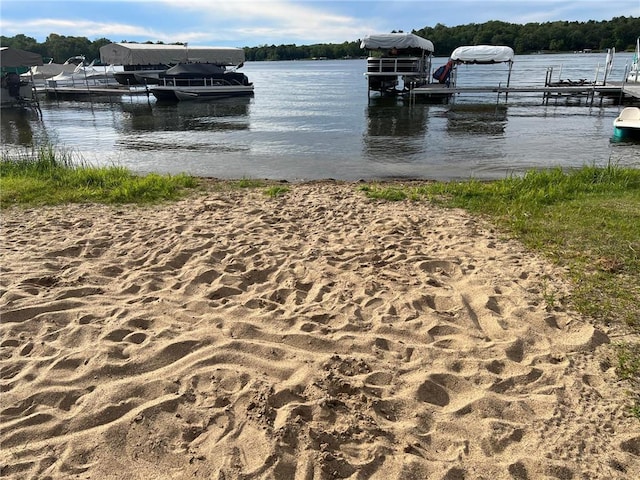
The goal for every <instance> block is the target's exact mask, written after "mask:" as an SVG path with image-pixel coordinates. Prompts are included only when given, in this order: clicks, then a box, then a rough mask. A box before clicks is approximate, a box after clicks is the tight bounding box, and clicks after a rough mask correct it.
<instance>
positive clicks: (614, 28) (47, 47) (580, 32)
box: [0, 17, 640, 63]
mask: <svg viewBox="0 0 640 480" xmlns="http://www.w3.org/2000/svg"><path fill="white" fill-rule="evenodd" d="M412 33H415V34H416V35H420V36H421V37H424V38H428V39H429V40H431V41H432V42H433V43H434V45H435V49H436V51H435V54H436V55H437V56H440V57H445V56H449V55H450V54H451V52H452V51H453V50H454V49H455V48H456V47H459V46H461V45H482V44H489V45H507V46H510V47H512V48H513V49H514V50H515V52H516V53H517V54H527V53H535V52H551V53H553V52H566V51H584V50H596V51H597V50H604V49H607V48H611V47H615V49H616V50H617V51H623V50H633V48H634V47H635V43H636V38H637V37H638V36H639V35H640V17H638V18H636V17H615V18H613V19H611V20H603V21H594V20H589V21H588V22H568V21H557V22H545V23H527V24H524V25H520V24H515V23H507V22H502V21H495V20H494V21H489V22H485V23H477V24H476V23H471V24H467V25H459V26H455V27H447V26H445V25H442V24H440V23H438V24H436V25H435V26H434V27H424V28H421V29H419V30H413V31H412ZM109 43H112V42H111V40H109V39H107V38H100V39H98V40H94V41H91V40H89V39H88V38H86V37H67V36H64V35H59V34H56V33H52V34H50V35H49V36H48V37H47V38H46V40H45V41H44V42H43V43H39V42H37V41H36V40H35V39H34V38H31V37H27V36H25V35H22V34H19V35H16V36H15V37H5V36H0V45H2V46H7V47H14V48H20V49H22V50H28V51H30V52H35V53H39V54H40V55H42V56H43V57H44V58H45V59H49V58H53V59H54V61H55V62H58V63H62V62H64V61H65V60H66V59H67V58H69V57H73V56H76V55H84V56H85V57H86V59H87V60H88V61H91V60H93V59H98V60H99V59H100V47H102V46H104V45H108V44H109ZM146 43H153V42H146ZM244 51H245V56H246V59H247V60H248V61H264V60H302V59H310V58H326V59H339V58H358V57H361V56H363V55H365V53H366V52H364V51H363V50H362V49H361V48H360V39H358V40H355V41H345V42H343V43H339V44H331V43H325V44H315V45H296V44H290V45H260V46H256V47H244Z"/></svg>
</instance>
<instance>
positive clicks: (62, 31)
mask: <svg viewBox="0 0 640 480" xmlns="http://www.w3.org/2000/svg"><path fill="white" fill-rule="evenodd" d="M619 16H626V17H640V0H616V1H615V2H611V1H602V0H562V1H557V0H438V1H433V0H398V1H396V0H385V1H376V0H374V1H365V0H345V1H336V0H320V1H311V0H309V1H304V0H303V1H300V0H298V1H289V0H222V1H221V0H170V1H168V0H106V1H93V0H1V2H0V33H1V34H2V35H4V36H7V37H13V36H15V35H18V34H24V35H26V36H28V37H33V38H35V39H36V40H37V41H38V42H44V41H45V40H46V38H47V36H48V35H49V34H51V33H56V34H58V35H64V36H73V37H86V38H88V39H89V40H91V41H93V40H97V39H100V38H107V39H109V40H111V41H113V42H122V41H130V42H146V41H151V42H164V43H174V42H182V43H185V42H186V43H188V44H189V45H200V46H232V47H255V46H259V45H281V44H296V45H311V44H315V43H342V42H352V41H357V40H359V39H361V38H363V37H364V36H365V35H368V34H374V33H387V32H391V31H393V30H396V31H400V30H402V31H405V32H410V31H411V30H413V29H416V30H417V29H421V28H424V27H433V26H435V25H436V24H437V23H441V24H443V25H446V26H448V27H453V26H456V25H466V24H469V23H484V22H486V21H489V20H501V21H505V22H510V23H518V24H524V23H529V22H539V23H542V22H549V21H556V20H567V21H581V22H582V21H587V20H596V21H602V20H611V19H612V18H613V17H619ZM638 33H639V34H640V32H638Z"/></svg>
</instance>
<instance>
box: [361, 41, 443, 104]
mask: <svg viewBox="0 0 640 480" xmlns="http://www.w3.org/2000/svg"><path fill="white" fill-rule="evenodd" d="M360 48H362V49H366V50H368V51H369V56H368V58H367V71H366V72H365V74H364V75H365V76H366V77H367V84H368V92H369V97H371V92H379V93H380V94H381V95H404V94H407V93H409V92H410V91H411V90H412V89H413V88H416V87H419V86H424V85H426V84H428V83H429V82H430V77H429V73H430V71H431V60H432V57H433V51H434V47H433V43H432V42H431V41H430V40H427V39H426V38H422V37H419V36H418V35H415V34H413V33H386V34H378V35H367V36H366V37H364V39H363V40H362V42H361V44H360Z"/></svg>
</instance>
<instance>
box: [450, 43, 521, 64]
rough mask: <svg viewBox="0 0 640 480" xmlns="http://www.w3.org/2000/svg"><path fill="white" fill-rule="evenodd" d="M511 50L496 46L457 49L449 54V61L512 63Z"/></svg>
mask: <svg viewBox="0 0 640 480" xmlns="http://www.w3.org/2000/svg"><path fill="white" fill-rule="evenodd" d="M513 56H514V54H513V49H512V48H511V47H503V46H497V45H474V46H466V47H458V48H456V49H455V50H454V51H453V53H451V60H454V61H458V62H463V63H502V62H513Z"/></svg>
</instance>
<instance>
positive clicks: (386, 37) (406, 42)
mask: <svg viewBox="0 0 640 480" xmlns="http://www.w3.org/2000/svg"><path fill="white" fill-rule="evenodd" d="M360 48H366V49H368V50H390V49H392V48H397V49H398V50H402V49H407V48H419V49H422V50H426V51H428V52H433V51H434V47H433V43H432V42H431V40H427V39H426V38H422V37H419V36H418V35H415V34H413V33H381V34H377V35H367V36H366V37H364V39H362V42H361V43H360Z"/></svg>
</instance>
